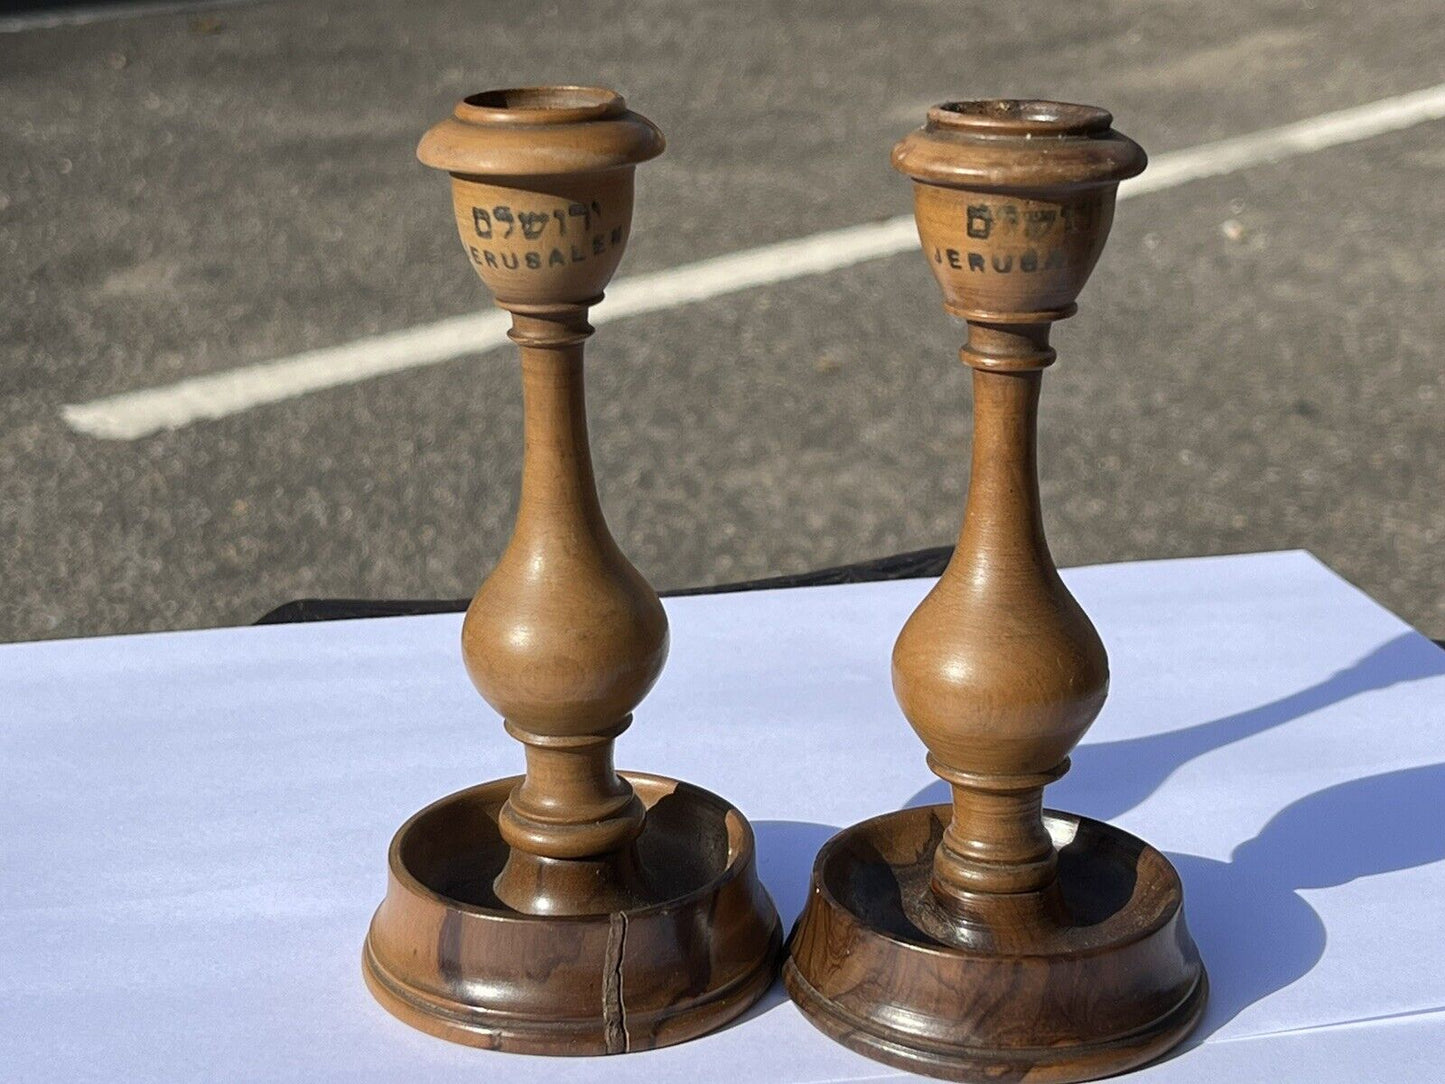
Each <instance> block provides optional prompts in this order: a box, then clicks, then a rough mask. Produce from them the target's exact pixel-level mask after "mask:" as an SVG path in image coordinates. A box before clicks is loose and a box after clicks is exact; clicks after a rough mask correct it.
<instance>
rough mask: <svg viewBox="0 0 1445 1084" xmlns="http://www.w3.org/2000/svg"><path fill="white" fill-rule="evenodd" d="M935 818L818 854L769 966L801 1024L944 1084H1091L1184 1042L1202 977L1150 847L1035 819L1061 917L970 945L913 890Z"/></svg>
mask: <svg viewBox="0 0 1445 1084" xmlns="http://www.w3.org/2000/svg"><path fill="white" fill-rule="evenodd" d="M948 817H949V807H948V806H932V807H928V808H923V809H907V810H902V811H900V812H897V813H890V814H887V815H885V816H882V817H876V818H874V819H872V820H869V821H864V822H863V823H862V824H858V825H855V826H853V827H852V828H848V829H845V830H844V831H843V832H840V833H839V834H838V835H836V836H834V837H833V839H832V840H830V841H829V842H828V843H827V844H826V845H825V846H824V848H823V849H822V851H821V852H820V853H819V855H818V859H817V862H816V864H815V865H814V868H813V883H812V888H811V891H810V893H809V898H808V903H807V906H806V907H805V909H804V911H803V915H802V917H801V918H800V919H799V920H798V925H797V927H796V929H795V930H794V931H793V935H792V937H791V939H790V942H789V958H788V960H787V962H786V963H785V965H784V968H783V981H784V983H785V985H786V986H787V989H788V993H789V995H790V996H791V997H792V998H793V1000H794V1001H795V1002H797V1004H798V1006H799V1008H801V1009H802V1011H803V1013H804V1014H805V1015H806V1016H807V1017H808V1019H809V1020H811V1021H812V1022H813V1023H814V1024H815V1025H816V1026H817V1027H818V1028H820V1029H821V1030H822V1031H824V1032H825V1033H827V1034H828V1035H830V1036H831V1037H833V1038H834V1039H836V1040H838V1041H839V1042H841V1043H843V1044H844V1045H846V1046H848V1047H849V1048H851V1049H853V1050H856V1051H858V1052H859V1053H861V1054H865V1055H867V1056H868V1057H871V1058H875V1059H877V1060H879V1061H882V1062H885V1063H887V1064H889V1065H893V1066H897V1067H898V1068H902V1069H908V1070H912V1071H913V1072H918V1073H925V1074H927V1075H929V1076H934V1077H941V1078H943V1079H946V1080H990V1081H996V1080H1028V1081H1077V1080H1092V1079H1095V1078H1098V1077H1104V1076H1109V1075H1111V1074H1113V1073H1118V1072H1122V1071H1124V1070H1126V1069H1131V1068H1134V1067H1136V1066H1139V1065H1142V1064H1144V1063H1145V1062H1148V1061H1151V1060H1152V1059H1154V1058H1156V1057H1158V1056H1159V1055H1161V1054H1163V1053H1164V1052H1165V1051H1167V1050H1169V1049H1170V1048H1171V1047H1173V1046H1174V1045H1176V1044H1177V1043H1178V1042H1179V1041H1180V1040H1181V1039H1183V1038H1184V1037H1185V1036H1186V1035H1187V1034H1188V1033H1189V1031H1190V1030H1191V1029H1192V1028H1193V1027H1194V1025H1195V1024H1196V1023H1197V1022H1198V1020H1199V1016H1200V1014H1201V1013H1202V1011H1203V1008H1204V1003H1205V1000H1206V997H1207V988H1208V983H1207V978H1206V976H1205V972H1204V967H1203V964H1202V963H1201V962H1200V959H1199V954H1198V952H1197V951H1196V950H1195V947H1194V943H1193V940H1192V939H1191V938H1190V936H1189V932H1188V930H1187V928H1186V927H1185V924H1184V916H1183V909H1182V903H1183V893H1182V888H1181V885H1180V882H1179V877H1178V875H1177V874H1176V873H1175V871H1174V868H1173V867H1172V866H1171V865H1170V864H1169V862H1168V860H1167V859H1166V858H1165V857H1164V856H1163V855H1162V854H1160V853H1159V852H1158V851H1156V850H1154V849H1153V848H1152V847H1150V846H1148V845H1147V844H1145V843H1144V842H1142V841H1141V840H1138V839H1136V838H1135V837H1133V836H1131V835H1129V834H1127V833H1125V832H1122V831H1120V830H1118V829H1116V828H1113V827H1111V826H1109V825H1107V824H1103V823H1101V822H1099V821H1094V820H1090V819H1088V818H1086V817H1078V816H1074V815H1072V814H1067V813H1057V812H1053V811H1046V813H1045V817H1044V820H1045V824H1046V826H1047V828H1048V830H1049V833H1050V835H1051V836H1052V837H1053V840H1054V844H1055V846H1056V847H1057V848H1058V851H1059V865H1058V871H1059V873H1058V889H1059V893H1060V896H1061V900H1062V905H1063V907H1062V912H1061V914H1062V916H1063V917H1062V918H1060V919H1059V921H1058V922H1057V924H1056V925H1055V926H1053V927H1052V928H1049V929H1044V930H1040V931H1038V932H1037V933H1036V934H1034V935H1033V943H1032V944H1030V945H1028V946H1027V947H1022V946H1011V947H1009V948H1006V949H1005V948H1001V947H997V946H995V947H983V948H980V947H978V939H977V937H976V936H975V933H976V931H975V932H973V933H971V932H967V931H963V932H959V933H957V934H955V933H953V932H951V931H950V930H949V929H948V927H947V919H946V916H941V915H940V913H939V912H938V910H937V908H936V904H935V903H934V902H933V899H932V893H931V892H930V890H929V878H930V874H931V867H932V860H933V853H934V850H935V848H936V847H937V844H938V841H939V839H940V838H941V836H942V832H943V829H944V826H945V825H946V824H947V823H948ZM965 942H967V943H970V944H971V945H972V946H973V947H967V948H966V947H963V944H964V943H965Z"/></svg>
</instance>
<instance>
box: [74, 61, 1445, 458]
mask: <svg viewBox="0 0 1445 1084" xmlns="http://www.w3.org/2000/svg"><path fill="white" fill-rule="evenodd" d="M1441 119H1445V84H1441V85H1439V86H1434V87H1429V88H1427V89H1425V90H1419V91H1415V92H1414V93H1411V94H1402V95H1400V96H1398V97H1395V98H1385V99H1383V100H1381V101H1378V102H1371V103H1369V104H1368V105H1362V106H1358V107H1356V108H1353V109H1342V110H1340V111H1339V112H1337V113H1326V114H1324V115H1322V116H1318V117H1311V118H1310V119H1308V120H1302V121H1298V122H1297V123H1294V124H1286V125H1284V126H1282V127H1279V128H1270V129H1268V130H1266V131H1263V132H1255V133H1253V134H1251V135H1245V136H1238V137H1236V138H1233V139H1224V140H1220V141H1219V142H1217V143H1208V144H1205V145H1204V146H1201V147H1194V148H1192V149H1190V150H1183V151H1173V152H1171V153H1168V154H1161V155H1159V156H1158V157H1157V158H1155V159H1154V160H1153V161H1152V162H1151V164H1150V167H1149V169H1148V170H1146V171H1145V172H1144V173H1143V174H1142V175H1141V176H1139V177H1136V178H1134V179H1133V180H1131V181H1125V182H1124V184H1123V185H1122V186H1120V189H1119V198H1120V199H1128V198H1130V197H1132V196H1142V195H1146V194H1148V193H1150V192H1158V191H1162V190H1163V189H1166V188H1174V187H1176V186H1178V185H1181V184H1186V183H1188V182H1189V181H1194V180H1198V179H1200V178H1203V177H1217V176H1220V175H1222V174H1226V173H1233V172H1236V171H1238V170H1241V169H1247V168H1249V167H1251V166H1256V165H1263V164H1265V163H1268V162H1277V161H1280V160H1282V159H1285V158H1290V157H1293V156H1295V155H1299V154H1308V153H1310V152H1311V151H1317V150H1321V149H1323V148H1325V147H1334V146H1339V145H1340V144H1343V143H1353V142H1356V141H1358V140H1362V139H1369V138H1371V137H1373V136H1377V135H1381V134H1383V133H1385V132H1394V131H1399V130H1400V129H1403V128H1409V127H1411V126H1413V125H1416V124H1422V123H1425V122H1427V121H1433V120H1441ZM917 244H918V234H917V232H916V230H915V228H914V224H913V216H912V215H899V216H898V217H897V218H890V219H888V220H886V221H884V222H874V223H868V224H866V225H861V226H850V227H848V228H846V229H841V230H829V231H827V232H825V233H815V234H813V235H812V236H809V237H800V238H798V239H796V240H793V241H782V242H779V243H777V244H772V245H764V246H762V247H761V248H753V249H747V250H745V251H743V252H735V253H733V254H731V255H729V256H719V257H716V258H714V259H710V260H701V261H699V262H698V263H693V264H686V265H684V266H682V267H674V268H671V269H669V270H665V271H654V272H652V273H650V274H646V275H636V276H633V277H631V278H625V279H622V280H620V281H619V282H617V283H616V285H614V286H613V287H612V288H611V289H610V290H609V291H608V294H607V298H606V300H605V301H603V302H602V304H600V305H599V306H597V308H596V309H595V310H594V311H593V313H592V317H591V320H592V323H593V324H594V325H600V324H604V323H607V322H609V321H612V320H621V319H623V318H625V317H629V316H640V315H642V314H644V313H649V312H659V311H661V310H664V309H670V308H675V307H677V306H679V305H684V304H687V303H689V302H693V301H704V300H707V299H708V298H713V297H720V296H722V295H724V294H730V293H736V292H738V291H740V290H748V289H752V288H754V287H758V286H767V285H770V284H772V283H777V282H786V281H788V280H790V279H796V278H802V277H804V276H807V275H818V274H823V273H824V272H827V271H835V270H837V269H839V268H842V267H851V266H852V265H854V264H859V263H864V262H866V261H868V260H875V259H879V258H881V257H884V256H893V255H897V254H898V253H901V252H907V251H909V250H911V249H912V248H914V247H915V246H916V245H917ZM510 322H511V321H510V317H509V316H508V315H507V314H506V313H504V312H501V311H491V312H483V313H478V314H475V315H472V316H458V317H455V318H453V319H450V320H442V321H440V322H438V323H435V324H426V325H423V326H421V327H415V328H409V329H406V330H404V331H396V332H392V333H390V334H386V335H377V336H374V337H372V338H368V339H361V340H358V341H356V342H351V343H345V344H343V345H341V346H333V347H328V348H326V349H323V350H311V351H308V352H307V353H304V354H297V355H295V356H293V357H289V358H280V359H278V360H276V361H267V362H262V363H260V364H256V365H247V366H244V367H241V368H238V369H230V370H227V371H224V372H219V373H212V374H210V375H207V376H197V377H191V378H189V379H186V380H181V381H178V382H177V383H174V384H167V385H164V386H162V387H158V388H148V389H145V390H143V391H133V392H124V393H122V394H120V395H111V396H107V397H106V398H104V399H96V400H93V401H92V402H88V403H75V404H71V405H68V406H64V407H62V408H61V414H62V416H63V417H64V419H65V421H66V423H67V424H68V425H69V426H70V427H71V428H72V429H74V430H76V431H77V432H80V433H85V434H87V435H89V436H92V437H99V438H102V439H105V440H135V439H137V438H139V437H144V436H149V435H150V434H152V433H157V432H160V431H161V430H163V429H175V428H178V427H180V426H183V425H189V424H191V423H192V422H196V421H201V420H204V419H208V418H224V417H226V416H228V415H231V414H239V413H241V412H242V411H245V410H249V409H251V408H252V407H257V406H262V405H264V404H266V403H276V402H281V401H282V400H285V399H293V398H295V397H297V396H300V395H306V394H308V393H310V392H314V391H321V390H323V389H326V388H334V387H340V386H342V385H345V384H354V383H357V382H358V381H361V380H366V379H368V378H370V377H374V376H381V375H383V374H386V373H395V372H401V371H402V370H405V369H416V368H420V367H422V366H425V365H435V364H437V363H439V362H443V361H450V360H452V359H454V358H459V357H463V356H465V355H469V354H478V353H482V352H484V351H487V350H492V349H494V348H496V347H499V346H503V345H505V344H506V342H507V328H508V327H509V326H510Z"/></svg>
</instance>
